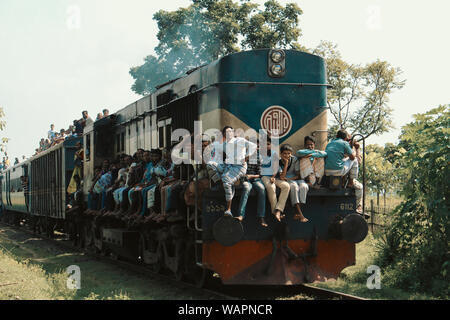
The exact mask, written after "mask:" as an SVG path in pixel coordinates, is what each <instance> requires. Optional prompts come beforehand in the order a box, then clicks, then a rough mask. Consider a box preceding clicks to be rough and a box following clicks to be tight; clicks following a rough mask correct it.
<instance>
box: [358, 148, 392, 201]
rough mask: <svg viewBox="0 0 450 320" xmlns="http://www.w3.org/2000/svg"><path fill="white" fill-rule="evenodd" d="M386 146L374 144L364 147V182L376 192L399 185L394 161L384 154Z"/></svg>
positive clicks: (382, 192)
mask: <svg viewBox="0 0 450 320" xmlns="http://www.w3.org/2000/svg"><path fill="white" fill-rule="evenodd" d="M386 149H387V148H386V147H382V146H379V145H376V144H373V145H369V146H367V147H366V150H365V152H366V157H365V161H366V183H367V186H368V187H369V189H370V190H371V191H373V192H376V193H377V194H385V193H386V192H389V191H393V190H396V189H397V187H398V185H399V177H398V176H397V172H396V167H395V163H393V162H391V161H389V160H388V159H387V156H386Z"/></svg>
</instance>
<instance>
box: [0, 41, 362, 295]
mask: <svg viewBox="0 0 450 320" xmlns="http://www.w3.org/2000/svg"><path fill="white" fill-rule="evenodd" d="M326 79H327V77H326V64H325V61H324V59H323V58H321V57H319V56H316V55H313V54H309V53H305V52H300V51H296V50H281V49H259V50H250V51H242V52H237V53H234V54H230V55H227V56H224V57H221V58H219V59H218V60H216V61H214V62H212V63H210V64H207V65H203V66H200V67H197V68H194V69H192V70H190V71H188V72H187V73H186V74H184V75H183V76H181V77H179V78H176V79H173V80H171V81H169V82H167V83H164V84H161V85H159V86H157V87H156V88H155V91H154V92H152V93H151V94H149V95H147V96H145V97H143V98H141V99H139V100H137V101H135V102H133V103H131V104H130V105H128V106H126V107H124V108H122V109H121V110H119V111H117V112H116V113H114V114H112V115H110V116H109V117H107V118H103V119H100V120H98V121H95V122H93V123H92V124H89V125H87V126H86V127H85V128H84V131H83V136H82V137H79V138H74V139H68V140H66V141H65V142H64V143H61V144H59V145H57V146H54V147H53V148H51V149H49V150H47V151H45V152H43V153H40V154H38V155H35V156H33V157H32V158H30V159H28V160H26V161H24V162H23V163H20V164H19V165H16V166H14V167H12V168H10V169H8V170H5V171H3V172H2V173H1V175H0V179H1V192H0V197H1V198H0V201H1V215H2V217H1V218H2V220H3V221H6V222H10V223H15V224H17V225H24V224H25V225H28V226H29V227H31V228H32V229H33V230H34V231H35V232H38V233H45V234H47V235H48V236H54V234H55V232H61V233H63V234H67V236H68V237H69V239H71V240H72V241H73V242H74V244H76V245H78V246H80V247H84V248H86V249H90V250H95V251H96V252H98V253H102V254H109V255H112V256H114V257H115V258H121V259H127V260H132V261H135V262H137V263H141V264H144V265H145V266H147V267H149V268H151V269H152V270H153V271H155V272H166V273H169V274H171V275H173V276H174V277H175V278H176V279H178V280H181V279H186V280H188V281H191V282H193V283H195V284H196V285H197V286H199V287H201V286H203V285H204V284H205V283H206V282H207V281H208V279H210V278H211V277H213V276H216V277H220V279H221V281H222V283H223V285H235V284H239V285H243V284H244V285H296V284H303V283H311V282H317V281H326V280H328V279H332V278H337V277H338V276H339V274H340V273H341V271H342V270H343V269H344V268H346V267H348V266H351V265H354V264H355V262H356V256H355V250H356V249H355V248H356V247H355V245H356V243H358V242H360V241H362V240H363V239H364V238H365V237H366V235H367V230H368V228H367V223H366V221H365V220H364V219H363V218H362V217H361V215H359V214H357V213H356V197H355V192H354V190H353V189H350V188H343V187H342V186H341V185H340V184H339V183H338V184H335V185H333V184H332V183H329V184H328V185H326V186H323V187H322V188H320V189H312V190H310V191H309V192H308V198H307V199H308V200H307V204H306V205H305V206H304V207H303V213H304V215H305V216H306V217H308V218H309V222H308V223H299V222H298V221H296V220H294V219H293V218H292V216H293V210H294V209H293V208H292V206H291V205H290V201H287V204H286V209H285V213H286V218H285V219H283V220H282V222H279V221H277V220H276V219H274V218H273V217H272V216H271V215H267V223H268V225H269V226H268V227H267V228H263V227H261V226H260V225H259V224H258V223H257V220H256V219H257V218H256V214H255V213H256V197H255V196H253V195H251V196H250V198H249V201H248V205H247V214H246V218H245V219H244V220H243V221H242V222H240V221H238V220H237V219H231V220H230V219H226V218H225V217H224V215H223V213H224V210H225V198H224V193H223V191H220V190H219V191H217V190H212V189H210V190H206V191H205V192H203V193H202V194H201V198H200V199H196V200H197V201H195V203H194V204H193V205H192V204H191V205H188V206H186V208H185V212H184V213H183V214H185V215H186V217H187V218H186V219H184V220H182V221H177V222H172V223H170V222H167V221H161V222H154V221H150V222H148V223H143V224H133V223H130V222H129V221H128V222H127V223H126V222H124V220H123V219H122V220H117V219H116V220H114V219H100V218H98V217H97V216H96V215H95V214H92V210H87V202H88V194H89V190H90V188H91V187H92V184H91V181H92V178H93V176H94V172H95V168H96V167H98V166H101V164H102V162H103V161H104V160H105V159H113V158H115V157H117V156H120V155H121V154H129V155H131V154H133V153H135V152H136V151H137V150H138V149H140V148H141V149H146V150H150V149H162V148H168V147H170V145H171V141H172V140H173V139H172V133H173V132H174V131H175V130H176V129H181V128H183V129H187V130H188V131H189V132H194V129H195V128H194V123H195V121H201V124H202V130H204V131H207V130H208V129H213V128H219V130H220V128H223V127H224V126H226V125H228V126H232V127H233V128H241V129H242V130H244V131H247V130H249V129H254V130H256V131H258V130H265V131H266V132H268V133H270V132H275V131H276V133H277V134H278V135H279V141H280V144H282V143H288V144H290V145H291V146H292V147H293V148H294V149H295V150H298V149H301V148H302V147H303V138H304V137H305V136H307V135H309V136H313V137H314V138H315V140H316V147H317V149H320V150H324V149H325V146H326V144H327V132H328V131H327V128H328V121H327V88H328V87H329V85H328V84H327V81H326ZM78 142H81V143H82V145H83V148H84V154H85V159H84V163H83V188H82V191H80V192H79V194H78V195H77V203H78V204H79V205H78V206H76V207H75V208H76V209H74V208H70V206H68V201H69V195H68V194H67V191H66V190H67V187H68V185H69V180H70V177H71V174H72V171H73V170H74V166H73V159H74V153H75V151H76V147H75V146H76V144H77V143H78ZM190 175H191V176H192V173H190ZM21 177H27V179H28V188H27V190H23V188H21V183H20V182H21V180H20V179H21ZM180 179H181V178H180ZM188 179H189V178H188ZM184 182H185V183H186V181H184ZM187 182H188V183H189V182H190V181H187ZM194 184H195V187H196V188H197V182H194ZM239 194H240V193H239V187H237V188H236V195H235V199H238V197H239ZM238 203H239V201H233V210H232V211H233V212H237V206H238ZM266 205H267V207H269V206H268V202H266ZM267 212H270V210H267Z"/></svg>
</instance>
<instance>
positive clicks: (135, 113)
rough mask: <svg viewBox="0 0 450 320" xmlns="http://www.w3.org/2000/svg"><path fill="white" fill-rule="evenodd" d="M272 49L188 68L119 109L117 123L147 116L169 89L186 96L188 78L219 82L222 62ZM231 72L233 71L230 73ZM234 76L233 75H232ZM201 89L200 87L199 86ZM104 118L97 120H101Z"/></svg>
mask: <svg viewBox="0 0 450 320" xmlns="http://www.w3.org/2000/svg"><path fill="white" fill-rule="evenodd" d="M269 50H271V49H255V50H247V51H239V52H235V53H232V54H229V55H226V56H223V57H220V58H219V59H217V60H215V61H213V62H211V63H209V64H203V65H200V66H198V67H195V68H192V69H190V70H188V71H187V72H186V73H185V74H184V75H182V76H180V77H177V78H175V79H172V80H169V81H167V82H165V83H162V84H160V85H157V86H156V87H155V89H156V90H155V91H154V92H153V93H151V94H149V95H146V96H144V97H142V98H141V99H139V100H137V101H135V102H133V103H130V104H129V105H127V106H125V107H123V108H122V109H120V110H118V111H117V112H115V113H114V115H115V117H116V119H115V125H123V124H126V123H129V122H131V121H133V120H135V119H138V118H140V117H143V116H145V115H146V114H148V113H150V112H152V111H154V110H155V109H156V106H152V97H153V96H158V95H160V94H162V93H164V92H167V91H168V90H171V89H173V88H174V87H179V86H181V87H183V89H184V92H183V94H182V95H181V96H177V98H182V97H183V96H186V95H188V94H189V86H190V85H191V84H192V83H191V82H192V81H189V80H188V79H196V80H197V81H199V82H202V86H207V85H211V84H213V83H216V82H219V78H218V76H217V74H218V72H219V68H220V64H221V63H222V62H223V63H224V64H225V65H226V63H227V62H229V61H230V60H233V59H237V58H239V57H245V56H249V55H252V54H255V53H256V54H258V55H264V56H266V55H267V53H268V52H269ZM283 51H284V52H285V53H286V54H295V55H298V56H303V57H304V59H307V60H308V61H309V60H310V59H311V60H316V59H319V60H323V58H322V57H320V56H317V55H314V54H311V53H307V52H303V51H298V50H293V49H287V50H283ZM212 69H217V72H216V73H214V72H212ZM230 74H231V73H230ZM230 76H233V75H230ZM273 81H274V82H283V81H285V80H284V79H276V78H274V79H273ZM198 89H200V88H198ZM101 121H102V119H100V120H98V121H96V122H101ZM94 127H96V124H94Z"/></svg>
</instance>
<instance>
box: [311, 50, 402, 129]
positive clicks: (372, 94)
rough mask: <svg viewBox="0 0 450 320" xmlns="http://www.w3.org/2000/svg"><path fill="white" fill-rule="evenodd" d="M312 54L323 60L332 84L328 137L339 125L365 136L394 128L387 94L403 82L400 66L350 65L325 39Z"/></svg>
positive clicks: (329, 98)
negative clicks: (330, 122) (331, 117)
mask: <svg viewBox="0 0 450 320" xmlns="http://www.w3.org/2000/svg"><path fill="white" fill-rule="evenodd" d="M312 53H314V54H317V55H320V56H322V57H323V58H324V59H325V60H326V62H327V77H328V79H327V80H328V83H329V84H331V85H332V86H333V87H332V88H331V89H329V90H328V97H327V100H328V102H327V103H328V107H329V110H330V113H331V115H332V116H333V121H334V123H333V125H332V126H331V128H330V135H331V136H334V134H335V132H336V131H337V130H339V129H340V128H346V129H348V130H349V131H350V132H351V133H352V134H355V133H360V134H362V135H363V136H365V137H369V136H371V135H373V134H375V135H378V134H382V133H384V132H387V131H389V130H390V129H391V128H393V125H392V108H391V107H389V106H388V102H389V96H390V94H391V93H392V92H393V91H394V90H395V89H401V88H402V87H403V86H404V84H405V81H403V80H400V79H399V76H400V74H401V73H402V71H401V69H400V68H394V67H392V66H391V65H390V64H389V63H388V62H386V61H380V60H376V61H374V62H371V63H368V64H366V65H365V66H361V65H355V64H350V63H348V62H346V61H344V60H343V59H342V56H341V53H340V52H339V51H338V50H337V46H336V45H335V44H333V43H331V42H328V41H322V42H321V43H320V44H319V46H317V48H315V49H313V50H312Z"/></svg>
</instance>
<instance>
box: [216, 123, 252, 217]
mask: <svg viewBox="0 0 450 320" xmlns="http://www.w3.org/2000/svg"><path fill="white" fill-rule="evenodd" d="M222 139H223V141H222V143H220V142H214V143H213V144H212V146H213V151H212V152H213V154H211V156H212V159H211V160H210V161H208V163H207V168H208V172H209V175H210V178H211V180H212V181H213V183H214V184H217V183H219V181H221V182H222V184H223V188H224V190H225V200H226V202H227V208H226V210H225V215H230V216H233V214H232V213H231V204H232V202H233V196H234V184H235V183H236V182H237V181H238V180H239V179H240V178H241V177H243V176H244V175H245V174H246V172H247V162H246V161H245V159H246V158H249V157H250V156H252V155H253V154H254V153H255V152H256V148H257V146H256V144H255V143H253V142H250V141H248V140H246V139H244V138H242V137H235V136H234V129H233V128H232V127H231V126H225V127H224V128H223V129H222ZM221 156H223V157H224V158H225V163H223V160H222V159H220V157H221ZM217 157H219V158H217Z"/></svg>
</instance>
